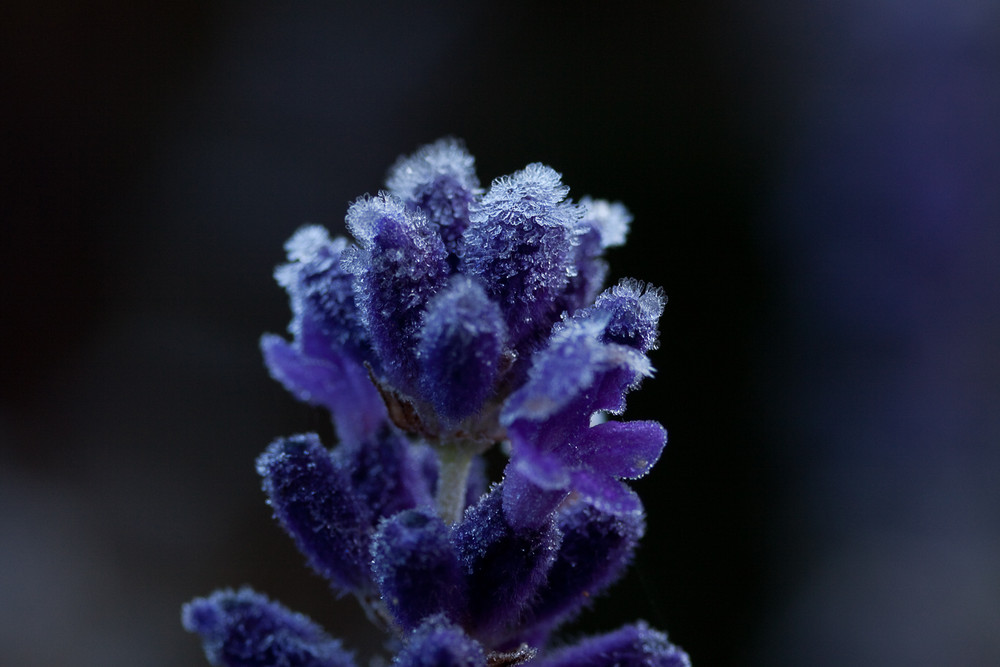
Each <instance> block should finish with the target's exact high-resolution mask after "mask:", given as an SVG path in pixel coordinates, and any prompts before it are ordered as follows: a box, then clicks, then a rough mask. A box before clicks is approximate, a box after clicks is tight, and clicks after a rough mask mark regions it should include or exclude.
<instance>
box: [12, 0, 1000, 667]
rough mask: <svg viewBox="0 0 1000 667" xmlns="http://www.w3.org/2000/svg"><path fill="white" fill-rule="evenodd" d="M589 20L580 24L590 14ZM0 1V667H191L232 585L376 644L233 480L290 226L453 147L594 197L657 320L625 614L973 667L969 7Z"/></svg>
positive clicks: (996, 546)
mask: <svg viewBox="0 0 1000 667" xmlns="http://www.w3.org/2000/svg"><path fill="white" fill-rule="evenodd" d="M612 4H613V5H614V6H613V7H612ZM330 5H331V6H325V7H324V6H323V3H274V2H257V1H245V2H216V3H203V2H193V1H191V0H179V1H177V2H172V3H159V4H153V3H150V4H149V6H145V3H131V2H123V1H120V0H103V1H102V0H98V1H96V2H90V3H70V2H59V1H58V0H50V1H47V2H46V1H44V0H43V1H41V2H31V3H28V2H24V1H23V0H15V1H14V2H8V3H7V4H6V5H5V8H4V9H3V10H2V12H0V14H2V19H0V54H2V59H0V76H2V79H0V84H2V88H0V90H2V102H0V109H2V112H0V114H2V115H0V122H2V126H0V129H2V133H0V137H2V142H3V144H2V147H0V161H2V165H3V167H2V169H3V171H2V174H0V175H2V184H0V207H2V208H0V229H2V237H0V239H2V241H0V272H2V275H0V278H2V287H0V298H2V302H0V305H2V311H0V313H2V314H0V334H2V350H3V361H2V366H0V370H2V377H0V600H2V604H0V662H2V663H3V664H4V665H12V666H16V667H21V666H31V667H35V666H39V667H41V666H48V665H85V666H89V665H94V666H98V665H101V666H115V665H150V666H153V667H156V666H161V665H162V666H168V665H181V664H185V665H200V664H206V663H205V661H204V658H203V657H202V655H201V649H200V646H199V643H198V641H197V639H196V638H195V637H193V636H189V635H187V634H186V633H184V631H183V630H182V628H181V626H180V620H179V608H180V605H181V604H182V603H183V602H184V601H186V600H188V599H190V598H191V597H193V596H196V595H203V594H206V593H208V592H210V591H211V590H213V589H214V588H216V587H219V586H237V585H240V584H243V583H249V584H252V585H253V586H254V587H256V588H258V589H259V590H261V591H264V592H266V593H268V594H269V595H272V596H274V597H276V598H278V599H280V600H282V601H283V602H285V603H287V604H288V605H290V606H292V607H294V608H296V609H299V610H302V611H304V612H307V613H309V614H310V615H312V616H313V617H314V618H316V619H317V620H318V621H320V622H322V623H323V624H324V625H325V626H326V627H327V628H329V629H330V631H331V632H332V633H334V634H336V635H339V636H341V637H343V638H344V639H345V640H346V643H347V644H348V646H349V647H351V648H357V649H359V650H360V651H361V652H362V653H368V652H371V651H373V650H375V649H377V647H378V638H377V636H375V635H372V634H371V633H370V632H369V631H368V629H367V628H366V625H365V621H364V619H363V617H362V616H361V614H360V613H359V612H358V611H357V609H356V608H355V605H354V604H353V603H352V602H351V601H350V600H342V601H336V600H334V598H333V596H331V595H330V594H329V592H328V590H327V589H326V587H325V584H324V583H323V581H322V580H321V579H319V578H318V577H316V576H314V575H312V574H311V573H310V572H309V571H308V570H307V568H306V567H305V566H304V565H303V563H302V559H301V557H300V556H299V555H298V554H297V553H296V552H295V550H294V548H293V547H292V545H291V542H290V540H288V539H287V537H286V536H284V535H283V534H282V533H281V531H280V529H279V528H277V527H276V526H275V525H273V524H272V522H271V519H270V515H269V510H268V508H267V507H266V506H265V505H264V502H263V496H262V494H261V492H260V490H259V483H258V480H257V478H256V475H255V473H254V470H253V461H254V458H255V457H256V456H257V454H258V453H259V452H260V451H261V450H262V449H263V448H264V447H265V446H266V445H267V443H268V442H270V441H271V440H272V439H273V438H275V437H277V436H279V435H282V434H290V433H295V432H302V431H306V430H317V429H318V430H321V431H323V432H324V433H328V432H329V426H328V424H326V422H325V417H324V415H323V414H322V413H320V412H318V411H314V410H311V409H309V408H307V407H304V406H301V405H298V404H296V403H295V402H294V401H293V400H292V399H291V397H290V396H288V395H287V394H285V393H284V392H283V390H282V389H281V388H280V387H279V386H278V385H277V384H276V383H274V382H273V381H271V380H270V379H269V378H268V376H267V373H266V371H265V369H264V367H263V365H262V363H261V361H260V355H259V352H258V349H257V340H258V337H259V335H260V334H261V333H262V332H264V331H272V332H280V331H283V330H284V327H285V325H286V324H287V321H288V319H289V313H288V310H287V303H286V300H285V296H284V294H283V292H282V291H281V290H280V289H279V288H278V287H277V286H276V285H275V284H274V283H273V282H272V278H271V271H272V268H273V266H274V265H276V264H278V263H279V262H281V261H282V260H283V251H282V243H283V242H284V240H285V239H286V238H287V237H288V236H289V235H290V234H291V233H292V232H293V231H294V230H295V229H296V228H297V227H298V226H299V225H301V224H302V223H305V222H313V223H320V224H324V225H326V226H328V227H329V228H330V229H331V230H333V231H334V232H337V231H341V230H342V229H343V216H344V212H345V210H346V207H347V205H348V203H349V202H350V201H352V200H353V199H354V198H355V197H357V196H358V195H360V194H362V193H365V192H374V191H376V190H377V189H378V188H379V187H380V186H381V185H382V182H383V179H384V176H385V173H386V170H387V168H388V167H389V165H391V164H392V162H393V161H394V160H395V159H396V157H397V156H398V155H400V154H402V153H408V152H411V151H412V150H414V149H416V148H417V147H418V146H420V145H422V144H424V143H427V142H429V141H432V140H434V139H436V138H438V137H441V136H444V135H453V136H457V137H462V138H464V139H465V141H466V143H467V145H468V147H469V149H470V151H471V152H472V153H473V154H474V155H475V156H476V158H477V165H478V172H479V176H480V179H481V180H482V181H483V182H484V184H487V183H489V181H490V180H491V179H492V178H494V177H496V176H499V175H503V174H506V173H509V172H512V171H514V170H516V169H519V168H520V167H522V166H524V165H525V164H526V163H528V162H532V161H542V162H545V163H547V164H550V165H552V166H553V167H555V168H556V169H557V170H559V171H561V172H562V173H563V175H564V179H565V182H566V183H567V184H568V185H570V187H571V188H572V194H573V195H574V196H577V197H578V196H581V195H583V194H592V195H594V196H596V197H606V198H610V199H616V200H621V201H623V202H624V203H625V204H626V205H627V206H628V207H629V208H630V210H631V211H632V212H633V214H634V216H635V222H634V224H633V228H632V233H631V236H630V242H629V244H628V246H626V247H625V248H623V249H618V250H615V251H613V253H612V255H611V260H612V264H613V272H614V276H613V277H614V278H615V279H617V278H618V277H621V276H625V275H630V276H635V277H638V278H641V279H644V280H647V281H650V282H653V283H656V284H659V285H662V286H663V287H664V288H665V290H666V292H667V294H668V295H669V298H670V302H669V304H668V307H667V310H666V314H665V317H664V320H663V326H662V331H663V334H662V345H661V348H660V350H658V351H657V352H655V353H654V355H653V360H654V363H655V365H656V366H657V368H658V373H657V376H656V378H655V379H653V380H652V381H649V382H647V383H646V385H645V386H644V387H643V389H642V391H640V392H638V393H636V394H633V396H632V399H631V402H630V414H631V415H632V416H633V417H639V418H655V419H659V420H661V421H662V422H663V423H664V424H665V425H666V426H667V428H668V430H669V432H670V444H669V445H668V448H667V451H666V453H665V455H664V457H663V459H662V460H661V462H660V464H659V465H658V466H657V468H656V469H655V470H654V472H653V473H651V474H650V475H649V476H648V477H647V478H646V479H643V480H641V481H639V482H638V483H636V488H637V489H638V491H639V493H640V494H641V495H642V497H643V499H644V500H645V502H646V505H647V509H648V515H649V529H648V535H647V538H646V540H645V542H644V546H643V547H642V549H641V551H640V553H639V554H638V557H637V559H636V563H635V565H634V567H633V569H632V570H631V572H630V574H629V576H628V578H627V579H626V580H625V581H623V582H622V583H621V584H619V585H618V586H617V587H616V588H615V589H613V590H612V592H611V594H610V595H609V596H607V597H606V598H605V599H601V600H599V601H598V602H597V604H596V606H595V608H594V610H593V611H591V612H590V613H588V614H587V615H585V616H584V617H582V618H581V620H580V621H579V622H578V623H576V624H575V625H574V626H572V627H571V628H569V629H568V630H567V636H573V635H575V634H579V633H584V632H596V631H600V630H609V629H612V628H613V627H616V626H617V625H619V624H621V623H623V622H626V621H630V620H633V619H635V618H645V619H647V620H648V621H650V622H651V623H652V624H653V625H655V626H657V627H659V628H662V629H665V630H667V631H668V632H669V633H670V636H671V638H672V640H673V641H675V642H677V643H679V644H680V645H682V646H683V647H685V648H686V649H687V650H688V651H689V652H690V653H691V655H692V658H693V660H694V663H695V665H702V666H707V665H712V666H715V665H762V666H763V665H770V666H774V665H819V666H825V665H830V666H833V665H838V666H839V665H844V664H870V665H945V664H954V665H958V664H961V665H996V664H1000V465H998V464H1000V448H998V445H1000V441H998V436H1000V261H998V259H997V258H998V254H1000V120H998V119H1000V5H998V4H997V3H995V2H991V1H989V0H952V1H950V2H944V1H943V0H941V1H939V2H938V1H934V0H910V1H908V2H902V0H867V1H866V2H833V1H832V0H821V1H819V2H812V3H792V2H787V1H785V0H773V1H772V2H765V3H755V4H752V5H751V4H747V3H737V2H719V3H674V2H647V3H630V2H621V3H586V2H577V3H566V4H559V3H541V2H539V3H527V2H524V3H486V2H461V3H458V2H440V3H421V4H419V5H417V3H401V2H400V3H386V2H366V3H355V5H354V6H353V7H352V6H348V5H347V3H343V4H340V5H337V6H336V8H334V7H333V6H332V5H333V3H330Z"/></svg>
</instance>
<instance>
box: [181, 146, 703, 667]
mask: <svg viewBox="0 0 1000 667" xmlns="http://www.w3.org/2000/svg"><path fill="white" fill-rule="evenodd" d="M568 193H569V189H568V188H567V187H566V186H564V185H563V184H562V181H561V176H560V175H559V174H558V173H557V172H555V171H554V170H552V169H551V168H549V167H546V166H544V165H541V164H531V165H528V167H526V168H525V169H524V170H522V171H519V172H517V173H515V174H512V175H510V176H506V177H503V178H498V179H496V180H495V181H494V182H493V183H492V185H491V186H490V188H489V189H487V190H485V191H484V190H483V189H482V188H480V186H479V181H478V179H477V177H476V174H475V170H474V161H473V158H472V156H471V155H469V154H468V153H467V152H466V150H465V148H464V146H463V145H462V144H461V143H460V142H458V141H455V140H450V139H445V140H441V141H438V142H436V143H434V144H431V145H429V146H426V147H424V148H422V149H420V150H419V151H417V152H416V153H415V154H414V155H412V156H409V157H404V158H401V159H400V160H399V162H397V164H396V165H395V166H394V167H393V169H392V171H391V172H390V175H389V178H388V181H387V190H386V191H384V192H380V193H379V194H377V195H375V196H366V197H362V198H361V199H359V200H358V201H357V202H355V203H354V204H353V205H352V206H351V207H350V209H349V211H348V213H347V226H348V229H349V230H350V232H351V234H352V235H353V237H354V240H353V241H350V240H348V239H345V238H335V239H331V238H330V237H329V235H328V234H327V232H326V230H324V229H322V228H320V227H316V226H308V227H304V228H302V229H300V230H299V231H298V232H297V233H296V234H295V235H294V236H293V237H292V238H291V240H289V242H288V243H287V244H286V250H287V253H288V260H289V261H288V263H287V264H284V265H282V266H280V267H279V268H278V269H277V270H276V272H275V278H276V279H277V281H278V283H279V284H280V285H281V286H283V287H284V288H285V289H286V290H287V291H288V294H289V297H290V301H291V308H292V314H293V317H292V321H291V324H290V325H289V328H288V331H289V334H290V336H291V337H290V340H289V339H285V338H283V337H281V336H276V335H265V336H264V337H263V338H262V339H261V349H262V352H263V355H264V360H265V362H266V364H267V367H268V369H269V370H270V372H271V375H272V376H273V377H274V378H275V379H276V380H277V381H278V382H280V383H281V384H282V385H284V386H285V387H286V388H287V389H288V390H289V391H290V392H291V393H292V394H293V395H294V396H295V397H296V398H298V399H299V400H302V401H304V402H307V403H310V404H313V405H317V406H321V407H323V408H326V409H327V410H329V411H330V413H331V415H332V417H333V421H334V425H335V428H336V434H337V438H338V440H339V442H338V444H337V445H336V447H334V448H333V449H328V448H327V447H326V446H324V444H323V443H322V442H320V439H319V437H318V436H317V435H315V434H311V433H310V434H304V435H296V436H292V437H288V438H282V439H279V440H277V441H275V442H273V443H272V444H271V445H270V446H269V447H268V448H267V449H266V451H265V452H264V453H263V454H262V455H261V456H260V457H259V458H258V460H257V471H258V473H259V474H260V475H261V477H262V479H263V488H264V492H265V494H266V496H267V502H268V504H269V505H270V506H271V508H272V509H273V511H274V516H275V518H276V519H277V520H278V522H279V523H280V524H281V525H282V527H283V528H284V529H285V530H286V531H287V532H288V534H289V535H290V536H291V537H292V539H293V540H294V541H295V544H296V545H297V546H298V548H299V550H300V551H301V552H302V553H303V554H304V556H305V558H306V560H307V562H308V563H309V565H310V566H311V567H312V569H313V570H315V571H316V572H317V573H318V574H320V575H321V576H322V577H324V578H325V579H326V580H327V581H328V582H329V585H330V586H331V587H332V588H333V589H334V591H335V592H336V593H338V594H343V593H351V594H353V595H354V596H355V597H356V598H357V600H358V602H359V603H360V605H361V606H362V607H363V608H364V610H365V612H366V613H367V614H368V615H369V617H370V618H372V619H373V620H375V621H376V622H377V623H378V624H379V625H380V626H382V627H384V628H385V629H386V630H387V631H388V632H389V634H390V635H391V636H390V638H389V639H390V641H388V642H387V647H390V646H391V647H392V648H391V649H390V650H392V651H394V652H395V655H394V657H393V662H392V664H393V665H396V666H398V667H418V666H420V667H438V666H440V667H450V666H454V667H477V666H479V667H485V666H487V665H490V666H493V667H499V666H501V665H520V664H530V665H534V666H538V667H570V666H576V667H613V666H621V667H631V666H636V667H638V666H639V665H656V666H662V667H681V666H687V665H689V664H690V663H689V660H688V657H687V655H686V654H685V653H684V652H683V651H681V650H680V649H678V648H677V647H675V646H673V645H672V644H670V642H669V641H667V637H666V635H664V634H663V633H661V632H658V631H656V630H653V629H651V628H650V627H649V626H647V625H646V624H645V623H643V622H641V621H640V622H637V623H635V624H633V625H627V626H625V627H623V628H620V629H618V630H616V631H613V632H610V633H607V634H604V635H599V636H596V637H590V638H586V639H583V640H582V641H579V642H577V643H575V644H573V645H569V646H559V641H558V639H557V638H555V639H554V637H555V633H556V631H557V630H558V628H559V627H560V626H561V625H563V624H564V623H566V622H567V621H568V620H570V619H572V618H574V617H575V616H576V615H577V614H578V613H579V612H580V611H581V610H583V609H584V608H585V607H586V606H587V605H588V603H589V602H590V601H591V600H592V599H593V597H594V596H596V595H598V594H600V593H602V592H603V591H605V590H606V589H607V588H608V587H609V586H611V584H613V583H614V582H615V581H617V580H618V579H619V578H620V577H621V576H622V574H623V573H624V571H625V569H626V568H627V566H628V564H629V562H630V561H631V558H632V555H633V553H634V551H635V549H636V546H637V544H638V543H639V540H640V539H641V537H642V536H643V533H644V532H645V528H646V525H645V512H644V510H643V507H642V503H641V502H640V500H639V498H638V496H637V495H636V494H635V493H634V492H633V491H632V490H631V489H630V488H629V487H628V486H627V485H626V483H625V482H624V480H628V479H635V478H637V477H640V476H642V475H644V474H646V473H647V472H648V471H649V470H650V468H651V467H652V466H653V464H654V463H655V462H656V461H657V460H658V459H659V457H660V454H661V452H662V450H663V447H664V444H665V443H666V431H665V430H664V429H663V427H662V426H660V425H659V424H658V423H656V422H651V421H621V420H616V419H611V417H612V416H615V415H620V414H621V413H622V412H623V410H624V409H625V396H626V394H627V393H628V392H629V391H631V390H632V389H635V388H636V387H637V386H638V385H639V383H640V382H641V381H642V379H643V378H645V377H647V376H649V375H651V374H652V367H651V365H650V363H649V359H648V357H647V356H646V355H647V353H648V352H649V351H650V350H651V349H654V348H655V347H656V346H657V335H658V321H659V317H660V314H661V313H662V310H663V305H664V298H663V296H662V294H661V292H660V291H659V290H658V289H655V288H651V287H649V286H647V285H645V284H643V283H640V282H638V281H634V280H625V281H622V282H621V283H619V284H617V285H615V286H613V287H611V288H609V289H604V278H605V275H606V273H607V265H606V263H605V260H604V253H605V250H606V249H607V248H609V247H612V246H616V245H621V244H622V243H623V242H624V240H625V235H626V233H627V231H628V226H629V223H630V221H631V218H630V216H629V214H628V212H627V211H626V210H625V208H624V207H623V206H622V205H621V204H617V203H610V202H606V201H602V200H593V199H590V198H583V199H581V200H580V201H579V202H574V201H573V200H571V199H569V198H568ZM501 443H502V445H503V446H504V447H505V448H506V451H508V452H509V460H508V463H507V465H506V467H505V469H504V472H503V477H502V479H500V480H498V481H496V482H494V483H492V484H491V483H490V480H488V479H487V478H486V474H485V469H486V466H485V465H484V463H483V459H482V454H483V453H484V452H485V451H486V450H487V449H489V448H490V447H493V446H496V445H498V444H501ZM182 620H183V624H184V627H185V628H187V629H188V630H190V631H192V632H195V633H197V634H199V635H200V636H201V637H202V640H203V642H204V647H205V653H206V655H207V657H208V659H209V661H210V662H211V663H212V664H216V665H227V666H229V667H250V666H260V667H264V666H272V665H273V666H283V667H300V666H301V667H306V666H310V667H349V666H355V665H357V664H358V663H357V662H356V660H355V657H354V656H353V655H352V654H351V653H350V652H349V651H348V650H346V649H345V648H344V646H343V645H342V643H341V642H340V641H339V640H337V639H334V638H332V637H330V636H329V635H328V634H327V633H326V631H325V630H323V629H322V628H320V627H319V626H317V625H316V624H315V623H314V622H313V621H311V620H309V619H308V618H306V617H304V616H302V615H300V614H297V613H294V612H292V611H289V610H288V609H286V608H285V607H283V606H281V605H280V604H278V603H277V602H273V601H271V600H269V599H268V598H266V597H265V596H264V595H261V594H260V593H256V592H254V591H252V590H250V589H248V588H243V589H240V590H238V591H233V590H221V591H217V592H215V593H213V594H212V595H210V596H209V597H206V598H198V599H195V600H193V601H192V602H190V603H188V604H187V605H185V606H184V609H183V618H182ZM376 660H381V658H378V659H376ZM373 664H375V663H373ZM378 664H385V663H384V661H383V662H380V663H378Z"/></svg>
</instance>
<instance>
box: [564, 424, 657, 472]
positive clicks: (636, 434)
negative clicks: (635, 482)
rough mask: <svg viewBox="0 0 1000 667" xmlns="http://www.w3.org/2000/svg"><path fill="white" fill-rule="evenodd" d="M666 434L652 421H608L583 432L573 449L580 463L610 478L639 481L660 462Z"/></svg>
mask: <svg viewBox="0 0 1000 667" xmlns="http://www.w3.org/2000/svg"><path fill="white" fill-rule="evenodd" d="M666 441H667V431H666V429H664V428H663V427H662V426H661V425H660V424H659V423H658V422H654V421H630V422H617V421H609V422H605V423H603V424H598V425H596V426H592V427H590V428H588V429H587V430H586V431H584V432H583V434H582V437H581V438H580V440H579V442H578V444H577V445H576V448H577V449H578V451H579V452H580V459H581V461H585V462H586V464H587V466H588V467H590V468H593V469H594V470H599V471H601V472H603V473H604V474H606V475H610V476H612V477H624V478H627V479H636V478H638V477H642V476H643V475H645V474H646V473H647V472H649V470H650V468H652V467H653V464H655V463H656V461H657V460H658V459H659V458H660V454H661V453H662V452H663V446H664V445H665V444H666Z"/></svg>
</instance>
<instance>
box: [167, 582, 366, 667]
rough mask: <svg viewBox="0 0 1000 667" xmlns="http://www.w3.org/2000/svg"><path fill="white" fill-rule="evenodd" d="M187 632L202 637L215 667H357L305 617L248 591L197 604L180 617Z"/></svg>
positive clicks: (217, 595) (218, 595) (219, 593)
mask: <svg viewBox="0 0 1000 667" xmlns="http://www.w3.org/2000/svg"><path fill="white" fill-rule="evenodd" d="M181 620H182V622H183V624H184V628H185V629H186V630H188V631H189V632H196V633H198V634H199V635H201V637H202V641H203V643H204V647H205V655H206V657H207V658H208V661H209V662H211V663H212V664H213V665H226V666H227V667H264V666H265V665H283V666H285V667H354V666H355V662H354V658H353V656H352V655H351V654H350V653H348V652H347V651H345V650H344V649H343V647H342V646H341V643H340V642H339V641H337V640H336V639H332V638H331V637H329V636H328V635H327V634H326V633H325V632H323V630H322V629H321V628H320V627H319V626H318V625H316V624H315V623H314V622H312V621H311V620H310V619H308V618H306V617H305V616H303V615H301V614H296V613H294V612H292V611H289V610H288V609H286V608H285V607H283V606H282V605H280V604H278V603H276V602H271V601H270V600H268V599H267V598H266V597H265V596H263V595H261V594H260V593H255V592H254V591H252V590H250V589H249V588H243V589H240V590H239V591H237V592H234V591H231V590H224V591H217V592H215V593H213V594H212V595H211V596H209V597H207V598H196V599H194V600H192V601H191V602H189V603H187V604H186V605H184V608H183V610H182V612H181Z"/></svg>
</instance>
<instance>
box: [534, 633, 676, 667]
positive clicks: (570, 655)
mask: <svg viewBox="0 0 1000 667" xmlns="http://www.w3.org/2000/svg"><path fill="white" fill-rule="evenodd" d="M532 667H691V661H690V659H688V656H687V654H686V653H684V651H682V650H681V649H679V648H677V647H676V646H674V645H673V644H671V643H670V642H669V641H667V635H665V634H664V633H662V632H658V631H656V630H653V629H652V628H650V627H649V626H648V625H646V624H645V623H643V622H639V623H636V624H634V625H626V626H625V627H623V628H621V629H619V630H616V631H614V632H610V633H608V634H604V635H598V636H596V637H590V638H587V639H584V640H583V641H581V642H579V643H577V644H575V645H573V646H569V647H567V648H564V649H562V650H560V651H557V652H556V653H554V654H552V655H549V656H545V657H544V658H542V659H541V660H538V661H537V662H534V663H532Z"/></svg>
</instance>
